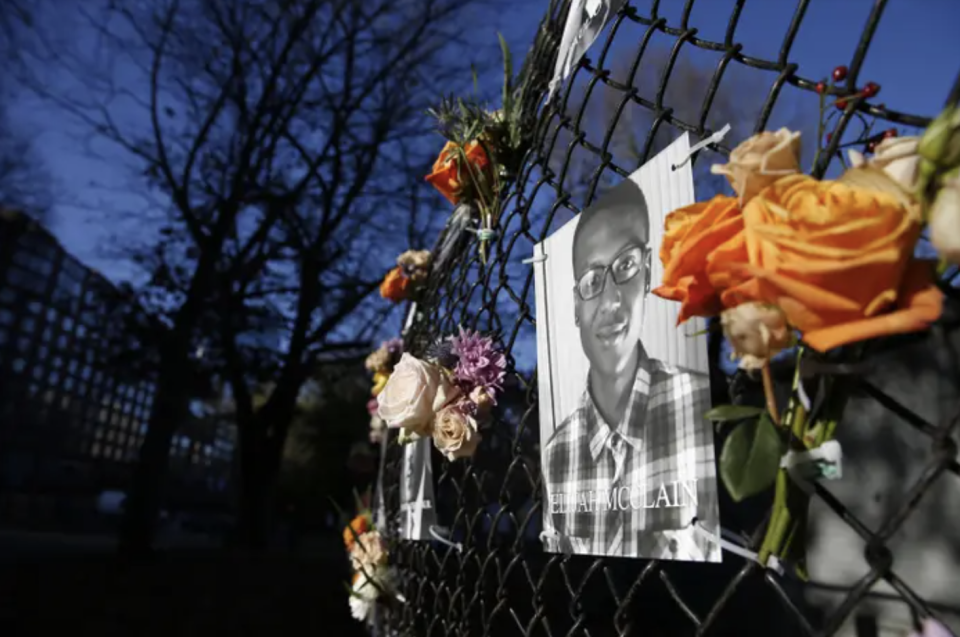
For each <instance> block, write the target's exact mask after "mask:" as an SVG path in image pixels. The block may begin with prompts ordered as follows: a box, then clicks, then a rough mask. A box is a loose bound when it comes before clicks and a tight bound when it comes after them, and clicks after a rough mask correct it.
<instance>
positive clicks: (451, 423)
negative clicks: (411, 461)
mask: <svg viewBox="0 0 960 637" xmlns="http://www.w3.org/2000/svg"><path fill="white" fill-rule="evenodd" d="M433 444H434V445H435V446H436V447H437V450H438V451H440V453H442V454H443V455H444V456H446V458H447V460H450V461H451V462H452V461H453V460H456V459H457V458H467V457H469V456H472V455H473V453H474V452H475V451H476V450H477V445H478V444H480V433H479V432H478V431H477V421H476V420H475V419H474V418H473V417H472V416H470V415H468V414H466V413H464V412H463V410H462V409H460V407H459V406H457V405H449V406H447V407H444V408H443V409H441V410H440V411H439V412H438V413H437V419H436V421H435V422H434V425H433Z"/></svg>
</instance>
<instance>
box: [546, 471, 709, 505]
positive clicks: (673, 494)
mask: <svg viewBox="0 0 960 637" xmlns="http://www.w3.org/2000/svg"><path fill="white" fill-rule="evenodd" d="M696 506H697V480H695V479H694V480H675V481H673V482H664V483H661V485H660V488H659V489H658V490H657V491H656V496H654V491H653V490H648V489H645V488H642V487H638V486H633V487H629V486H623V487H617V488H614V489H610V490H609V491H576V492H573V493H553V494H551V495H550V513H571V512H575V513H594V512H601V511H624V510H626V509H672V508H680V507H696Z"/></svg>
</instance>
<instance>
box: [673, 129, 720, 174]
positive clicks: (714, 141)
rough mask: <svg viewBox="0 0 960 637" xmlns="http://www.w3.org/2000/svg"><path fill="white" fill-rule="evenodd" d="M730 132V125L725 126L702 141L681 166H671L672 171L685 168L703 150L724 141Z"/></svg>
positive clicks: (690, 151)
mask: <svg viewBox="0 0 960 637" xmlns="http://www.w3.org/2000/svg"><path fill="white" fill-rule="evenodd" d="M729 132H730V124H724V126H723V128H721V129H720V130H718V131H717V132H716V133H714V134H713V135H711V136H710V137H707V138H706V139H701V140H700V141H699V142H697V143H696V144H694V145H693V146H691V147H690V150H688V151H687V156H686V157H684V158H683V161H681V162H680V163H679V164H675V165H673V166H670V169H671V170H677V169H678V168H681V167H683V166H684V165H685V164H686V163H687V162H688V161H690V159H691V158H692V157H693V156H694V155H695V154H696V153H698V152H699V151H700V150H702V149H703V148H705V147H707V146H709V145H710V144H719V143H720V142H722V141H723V138H724V137H726V136H727V133H729Z"/></svg>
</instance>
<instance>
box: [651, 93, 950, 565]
mask: <svg viewBox="0 0 960 637" xmlns="http://www.w3.org/2000/svg"><path fill="white" fill-rule="evenodd" d="M958 131H960V116H958V114H957V111H955V110H953V111H949V112H947V113H945V114H944V115H942V116H941V117H940V118H938V119H937V120H936V121H935V122H934V123H933V124H932V125H931V126H930V127H929V128H928V130H927V131H926V133H925V135H924V136H923V137H922V138H919V139H918V138H900V139H898V140H896V142H895V143H894V141H893V140H892V139H890V140H887V141H886V142H884V143H881V144H879V145H877V146H875V148H874V149H872V150H874V151H875V152H874V154H873V155H871V156H869V157H866V156H863V155H862V154H857V155H854V156H853V157H852V160H853V166H852V167H850V168H848V169H847V170H846V171H845V172H844V173H843V174H842V175H841V176H840V177H839V178H838V179H836V180H818V179H815V178H813V177H811V176H808V175H806V174H802V173H801V170H800V167H799V161H800V134H799V133H796V132H791V131H789V130H787V129H780V130H779V131H776V132H763V133H760V134H758V135H756V136H754V137H752V138H750V139H748V140H747V141H745V142H743V143H742V144H740V145H739V146H738V147H737V148H736V149H734V150H733V152H732V153H731V155H730V158H729V162H728V163H727V164H725V165H715V166H713V167H712V170H713V172H714V173H716V174H722V175H725V176H726V177H727V179H728V180H729V182H730V184H731V186H732V187H733V189H734V191H735V192H736V196H734V197H731V196H725V195H717V196H715V197H713V198H712V199H710V200H709V201H704V202H698V203H695V204H693V205H690V206H687V207H684V208H681V209H679V210H675V211H673V212H672V213H670V214H669V215H668V217H667V218H666V221H665V229H664V239H663V243H662V245H661V248H660V259H661V261H662V263H663V268H664V274H663V281H662V284H661V285H660V286H659V287H658V288H656V289H655V290H654V291H653V292H654V294H656V295H658V296H660V297H662V298H665V299H670V300H674V301H677V302H679V303H680V304H681V307H680V315H679V323H683V322H684V321H686V320H687V319H689V318H690V317H693V316H702V317H712V316H718V315H719V317H720V321H719V323H720V325H721V326H722V329H723V332H724V334H725V335H726V337H727V339H728V340H729V342H730V343H731V345H732V347H733V350H734V354H733V356H734V357H735V358H736V359H738V360H739V365H740V367H741V368H743V369H746V370H749V373H759V374H760V375H761V377H762V382H763V387H764V393H765V396H766V406H765V407H763V408H759V407H757V408H754V407H749V406H743V405H726V406H720V407H716V408H714V409H713V410H711V411H710V412H709V413H708V414H707V417H708V418H710V419H712V420H715V421H717V422H718V423H720V424H723V423H729V426H733V427H734V428H733V429H732V431H731V432H730V434H729V436H728V437H727V439H726V441H725V443H724V446H723V449H722V451H721V455H720V476H721V479H722V480H723V483H724V485H725V487H726V489H727V490H728V491H729V493H730V494H731V496H732V497H733V498H734V500H737V501H739V500H742V499H744V498H747V497H749V496H752V495H754V494H757V493H759V492H761V491H763V490H765V489H767V488H768V487H770V486H771V485H775V491H774V505H773V512H772V516H771V519H770V521H769V524H768V527H767V531H766V535H765V538H764V540H763V544H762V546H761V548H760V551H759V559H760V562H761V563H762V564H768V563H769V562H768V560H769V559H770V558H771V557H774V558H775V559H778V560H786V561H789V562H793V564H794V566H795V569H796V572H797V573H798V575H800V576H801V577H803V578H805V577H806V572H805V567H804V533H805V529H806V515H807V507H808V502H809V497H810V494H811V493H812V481H813V480H816V479H821V478H822V479H830V478H833V477H837V476H839V473H840V452H839V445H838V444H837V443H836V442H833V437H834V434H835V432H836V428H837V426H838V422H839V420H840V418H841V416H842V414H843V410H844V406H845V402H846V398H847V389H846V387H845V384H844V383H845V379H843V378H842V377H840V376H829V375H828V376H827V377H825V378H823V379H822V381H821V383H820V391H819V392H817V395H815V399H814V400H811V398H810V396H809V393H813V392H812V390H810V391H809V393H808V387H810V385H808V384H805V383H804V382H803V380H804V378H805V377H807V376H809V375H811V374H812V369H813V365H811V363H814V364H815V365H816V368H817V370H818V373H823V372H824V370H827V371H826V373H827V374H829V368H830V366H829V364H828V363H827V364H825V360H826V359H824V357H823V354H824V353H826V352H828V351H830V350H834V349H835V348H841V347H848V346H851V347H850V351H848V352H847V353H848V354H852V355H853V356H854V357H857V356H859V355H860V354H861V352H862V343H863V341H866V340H867V339H873V338H878V337H884V336H890V335H895V334H904V333H909V332H915V331H920V330H924V329H926V328H927V327H928V326H929V325H930V324H931V323H932V322H933V321H936V320H937V319H938V318H939V316H940V314H941V311H942V304H943V294H942V292H941V290H940V288H939V287H938V285H937V280H936V279H937V268H936V267H935V266H936V264H935V263H933V262H928V261H923V260H920V259H918V258H915V256H914V251H915V247H916V243H917V241H918V239H919V238H920V236H921V232H922V230H923V227H924V225H925V223H928V222H929V224H930V225H931V233H932V237H931V240H932V241H933V243H934V245H936V246H938V247H940V248H941V255H942V257H944V258H947V259H952V260H955V259H956V258H957V253H956V252H955V251H954V252H951V251H950V250H949V246H951V245H952V246H956V245H957V238H958V233H960V224H958V223H957V221H956V220H957V219H958V216H960V207H958V197H957V193H958V192H960V189H958V185H960V181H958V166H960V133H958ZM894 147H895V149H896V152H895V153H893V152H892V151H891V149H893V148H894ZM944 220H954V221H953V222H952V223H951V222H949V221H944ZM938 224H939V226H938ZM798 336H799V341H800V346H799V347H798V348H797V355H796V360H797V362H796V368H795V371H794V376H793V383H792V392H791V395H790V399H789V401H788V402H787V404H786V405H785V406H783V405H778V404H777V401H776V398H775V395H774V391H773V381H772V379H771V374H770V366H769V361H770V359H771V358H772V357H773V356H775V355H776V354H777V353H778V352H780V351H783V350H785V349H788V348H791V347H793V346H794V345H795V344H796V342H797V337H798ZM818 363H819V364H818ZM808 368H809V370H810V371H808V372H806V373H805V372H804V370H806V369H808Z"/></svg>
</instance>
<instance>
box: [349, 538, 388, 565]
mask: <svg viewBox="0 0 960 637" xmlns="http://www.w3.org/2000/svg"><path fill="white" fill-rule="evenodd" d="M350 563H351V564H352V565H353V570H355V571H360V572H361V573H368V574H370V573H374V572H376V570H377V569H378V568H379V567H381V566H383V565H384V564H386V563H387V548H386V546H384V544H383V540H382V539H381V537H380V532H379V531H377V530H373V531H367V532H366V533H363V534H362V535H360V537H358V538H357V540H356V541H355V542H354V543H353V546H352V547H351V548H350Z"/></svg>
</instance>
